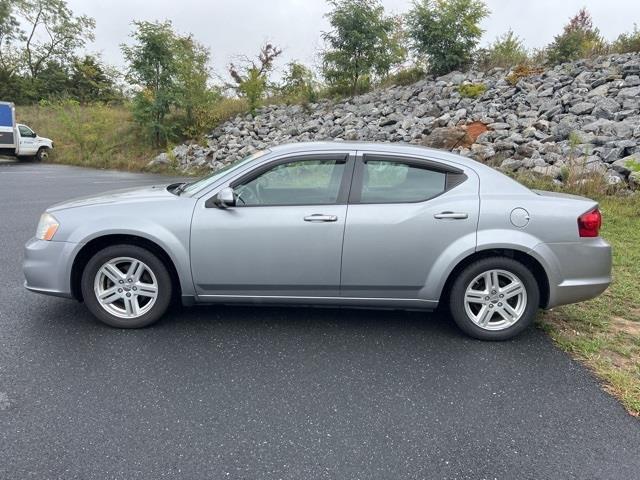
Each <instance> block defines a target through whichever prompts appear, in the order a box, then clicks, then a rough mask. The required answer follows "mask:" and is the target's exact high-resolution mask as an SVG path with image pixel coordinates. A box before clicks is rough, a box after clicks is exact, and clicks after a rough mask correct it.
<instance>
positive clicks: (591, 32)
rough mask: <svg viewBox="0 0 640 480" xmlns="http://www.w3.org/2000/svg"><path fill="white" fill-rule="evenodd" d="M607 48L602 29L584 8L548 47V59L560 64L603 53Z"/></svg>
mask: <svg viewBox="0 0 640 480" xmlns="http://www.w3.org/2000/svg"><path fill="white" fill-rule="evenodd" d="M605 48H606V43H605V41H604V39H603V38H602V36H601V35H600V31H599V30H598V29H597V28H596V27H594V26H593V19H592V18H591V14H590V13H589V12H588V11H587V9H586V8H582V9H581V10H580V11H579V12H578V13H577V14H576V15H575V16H574V17H573V18H571V19H570V20H569V23H567V24H566V25H565V27H564V30H563V32H562V33H561V34H560V35H557V36H556V37H555V38H554V40H553V42H552V43H551V45H549V46H548V47H547V61H548V62H549V63H550V64H552V65H558V64H560V63H564V62H570V61H572V60H577V59H579V58H584V57H587V56H590V55H593V54H597V53H602V52H603V51H604V50H605Z"/></svg>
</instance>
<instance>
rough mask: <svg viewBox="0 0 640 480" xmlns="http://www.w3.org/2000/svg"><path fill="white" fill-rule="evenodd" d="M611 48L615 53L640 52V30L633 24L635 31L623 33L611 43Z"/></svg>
mask: <svg viewBox="0 0 640 480" xmlns="http://www.w3.org/2000/svg"><path fill="white" fill-rule="evenodd" d="M611 50H612V51H613V52H615V53H629V52H640V30H638V26H637V25H635V24H634V25H633V32H631V33H623V34H621V35H620V36H618V38H616V39H615V41H614V42H613V43H612V44H611Z"/></svg>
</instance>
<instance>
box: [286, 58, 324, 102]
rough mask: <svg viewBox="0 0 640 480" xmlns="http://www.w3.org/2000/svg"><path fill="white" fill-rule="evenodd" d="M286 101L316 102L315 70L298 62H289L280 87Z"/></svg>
mask: <svg viewBox="0 0 640 480" xmlns="http://www.w3.org/2000/svg"><path fill="white" fill-rule="evenodd" d="M278 91H279V93H280V94H281V95H282V96H283V97H284V99H283V100H284V101H285V102H286V103H303V104H307V103H315V102H316V101H317V100H318V92H317V88H316V81H315V76H314V75H313V72H312V71H311V70H310V69H309V68H307V67H306V66H304V65H303V64H301V63H298V62H289V63H288V64H287V70H286V72H285V74H284V76H283V78H282V85H281V86H280V87H279V88H278Z"/></svg>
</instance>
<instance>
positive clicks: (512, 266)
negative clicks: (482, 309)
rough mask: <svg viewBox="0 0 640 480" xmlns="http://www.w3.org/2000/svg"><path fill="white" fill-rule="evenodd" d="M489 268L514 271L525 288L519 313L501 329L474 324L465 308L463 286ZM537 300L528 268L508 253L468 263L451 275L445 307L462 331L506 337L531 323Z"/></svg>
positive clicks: (489, 337)
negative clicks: (522, 304)
mask: <svg viewBox="0 0 640 480" xmlns="http://www.w3.org/2000/svg"><path fill="white" fill-rule="evenodd" d="M489 270H503V271H506V272H509V273H511V274H512V275H515V276H516V277H518V278H519V279H520V281H521V282H522V284H523V286H524V289H525V292H526V305H525V307H524V310H523V312H522V315H521V316H520V318H519V319H518V320H517V321H516V322H515V323H514V324H513V325H511V326H508V327H506V328H504V329H502V330H487V329H485V328H482V327H480V326H479V325H476V323H474V321H473V320H472V319H471V318H470V317H469V315H468V314H467V312H466V309H465V300H464V299H465V292H466V290H467V287H468V286H469V284H470V283H471V282H472V281H473V280H474V279H475V278H476V277H478V275H481V274H482V273H484V272H487V271H489ZM539 303H540V290H539V288H538V282H537V281H536V279H535V277H534V276H533V274H532V273H531V271H530V270H529V269H528V268H527V267H526V266H525V265H523V264H522V263H520V262H518V261H517V260H514V259H512V258H508V257H490V258H484V259H482V260H478V261H476V262H473V263H472V264H470V265H468V266H467V267H466V268H465V269H464V270H462V272H460V274H459V275H458V277H457V278H456V279H455V281H454V283H453V285H452V287H451V293H450V295H449V311H450V313H451V316H452V317H453V320H454V321H455V322H456V324H457V325H458V327H460V329H461V330H462V331H463V332H465V333H466V334H468V335H470V336H472V337H474V338H477V339H480V340H508V339H510V338H513V337H515V336H516V335H518V334H520V333H522V331H524V330H525V329H526V328H528V327H529V326H530V325H531V324H532V323H533V320H534V319H535V316H536V313H537V311H538V306H539ZM495 305H497V304H494V306H495ZM472 308H473V307H472ZM472 313H473V312H472ZM476 315H478V313H477V312H476ZM493 318H496V317H493ZM497 318H498V319H499V317H497Z"/></svg>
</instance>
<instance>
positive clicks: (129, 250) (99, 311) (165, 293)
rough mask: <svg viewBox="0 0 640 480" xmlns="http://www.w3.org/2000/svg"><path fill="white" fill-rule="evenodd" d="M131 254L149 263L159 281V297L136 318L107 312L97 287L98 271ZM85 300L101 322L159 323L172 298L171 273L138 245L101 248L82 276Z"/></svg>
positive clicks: (121, 324)
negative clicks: (99, 300) (95, 285)
mask: <svg viewBox="0 0 640 480" xmlns="http://www.w3.org/2000/svg"><path fill="white" fill-rule="evenodd" d="M118 257H131V258H135V259H137V260H140V261H142V262H144V263H146V264H147V265H148V266H149V268H150V269H151V270H153V273H154V275H155V276H156V280H157V282H158V296H157V298H156V302H155V304H154V305H153V307H151V309H150V310H149V311H148V312H147V313H145V314H144V315H142V316H140V317H138V318H135V319H126V318H119V317H116V316H115V315H112V314H110V313H109V312H107V311H106V310H105V309H104V308H103V307H102V306H101V305H100V303H99V302H98V299H97V298H96V296H95V292H94V289H93V286H94V281H95V277H96V274H97V273H98V270H99V269H100V268H101V267H102V265H104V264H105V263H106V262H108V261H109V260H112V259H114V258H118ZM81 289H82V296H83V299H84V302H85V304H86V306H87V308H88V309H89V311H91V313H92V314H93V315H94V316H95V317H97V318H98V319H99V320H100V321H101V322H103V323H106V324H107V325H110V326H112V327H117V328H142V327H146V326H148V325H151V324H153V323H155V322H157V321H158V320H159V319H160V318H161V317H162V315H163V314H164V313H165V312H166V310H167V308H168V307H169V304H170V303H171V298H172V290H173V289H172V284H171V276H170V275H169V271H168V270H167V267H166V266H165V265H164V263H163V262H162V261H161V260H160V259H159V258H158V257H156V256H155V255H154V254H153V253H151V252H150V251H148V250H146V249H144V248H142V247H138V246H135V245H114V246H111V247H107V248H105V249H103V250H100V251H99V252H97V253H96V254H94V255H93V257H91V259H90V260H89V261H88V262H87V265H86V266H85V268H84V270H83V272H82V278H81Z"/></svg>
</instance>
